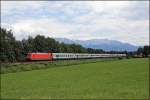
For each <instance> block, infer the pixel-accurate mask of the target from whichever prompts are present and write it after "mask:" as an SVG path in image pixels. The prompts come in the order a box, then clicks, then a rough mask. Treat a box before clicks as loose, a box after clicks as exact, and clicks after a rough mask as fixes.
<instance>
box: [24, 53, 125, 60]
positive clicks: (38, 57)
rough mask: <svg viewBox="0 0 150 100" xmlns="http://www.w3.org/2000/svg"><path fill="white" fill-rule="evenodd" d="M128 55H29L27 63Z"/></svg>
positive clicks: (123, 55)
mask: <svg viewBox="0 0 150 100" xmlns="http://www.w3.org/2000/svg"><path fill="white" fill-rule="evenodd" d="M125 56H126V54H87V53H28V54H27V57H26V60H27V61H52V60H69V59H90V58H114V57H125Z"/></svg>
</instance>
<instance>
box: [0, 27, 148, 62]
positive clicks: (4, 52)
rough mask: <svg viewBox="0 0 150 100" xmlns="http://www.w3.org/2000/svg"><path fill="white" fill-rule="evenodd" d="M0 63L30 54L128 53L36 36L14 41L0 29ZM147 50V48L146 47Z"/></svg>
mask: <svg viewBox="0 0 150 100" xmlns="http://www.w3.org/2000/svg"><path fill="white" fill-rule="evenodd" d="M0 30H1V32H0V38H1V42H0V47H1V48H0V62H16V61H24V60H25V57H26V56H27V54H28V53H30V52H53V53H54V52H61V53H64V52H65V53H126V54H127V53H128V52H127V51H123V52H118V51H110V52H106V51H104V50H102V49H93V48H85V47H83V46H81V45H78V44H65V43H59V42H58V41H56V40H55V39H53V38H50V37H45V36H43V35H37V36H36V37H34V38H33V37H31V36H29V37H28V38H27V39H23V40H16V39H15V37H14V36H13V32H12V31H11V30H6V29H4V28H1V27H0ZM145 48H147V46H146V47H144V49H141V48H139V49H138V51H137V52H138V53H141V52H142V54H143V55H145V53H146V55H148V54H149V51H147V49H146V51H145ZM148 50H149V47H148Z"/></svg>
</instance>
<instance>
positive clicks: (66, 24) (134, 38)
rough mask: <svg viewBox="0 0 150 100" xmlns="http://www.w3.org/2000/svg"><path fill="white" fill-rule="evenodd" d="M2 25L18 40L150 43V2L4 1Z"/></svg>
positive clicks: (2, 5) (2, 3)
mask: <svg viewBox="0 0 150 100" xmlns="http://www.w3.org/2000/svg"><path fill="white" fill-rule="evenodd" d="M1 25H2V27H5V28H8V29H12V30H13V32H14V36H15V37H16V39H19V40H21V39H23V38H27V37H28V36H29V35H31V36H33V37H34V36H36V35H37V34H41V35H45V36H50V37H60V38H69V39H78V40H87V39H112V40H119V41H122V42H127V43H130V44H134V45H147V44H148V43H149V1H2V2H1Z"/></svg>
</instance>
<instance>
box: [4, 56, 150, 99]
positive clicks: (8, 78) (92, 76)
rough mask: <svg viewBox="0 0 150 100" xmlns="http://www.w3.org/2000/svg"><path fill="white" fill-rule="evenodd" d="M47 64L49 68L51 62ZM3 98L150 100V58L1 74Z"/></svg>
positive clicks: (39, 65)
mask: <svg viewBox="0 0 150 100" xmlns="http://www.w3.org/2000/svg"><path fill="white" fill-rule="evenodd" d="M26 66H27V67H28V66H29V65H26ZM31 66H35V67H36V66H38V67H42V66H44V65H41V64H36V65H34V64H31ZM47 66H48V67H50V65H49V64H47ZM1 99H113V100H114V99H115V100H116V99H124V100H128V99H130V100H135V99H139V100H149V66H148V59H145V58H138V59H125V60H116V61H108V62H96V63H88V64H78V65H68V66H64V67H54V68H49V69H46V70H33V71H26V72H19V73H8V74H1Z"/></svg>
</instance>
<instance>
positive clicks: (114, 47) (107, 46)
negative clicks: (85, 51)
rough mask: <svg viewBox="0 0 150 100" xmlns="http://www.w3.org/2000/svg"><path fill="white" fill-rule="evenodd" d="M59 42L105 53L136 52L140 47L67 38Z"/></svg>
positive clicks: (113, 42)
mask: <svg viewBox="0 0 150 100" xmlns="http://www.w3.org/2000/svg"><path fill="white" fill-rule="evenodd" d="M55 40H56V41H58V42H64V43H66V44H72V43H75V44H80V45H82V46H83V47H86V48H94V49H103V50H105V51H124V50H126V51H136V50H137V49H138V47H139V46H134V45H131V44H129V43H123V42H120V41H116V40H108V39H91V40H70V39H67V38H55Z"/></svg>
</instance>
